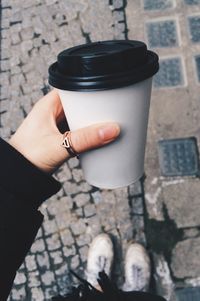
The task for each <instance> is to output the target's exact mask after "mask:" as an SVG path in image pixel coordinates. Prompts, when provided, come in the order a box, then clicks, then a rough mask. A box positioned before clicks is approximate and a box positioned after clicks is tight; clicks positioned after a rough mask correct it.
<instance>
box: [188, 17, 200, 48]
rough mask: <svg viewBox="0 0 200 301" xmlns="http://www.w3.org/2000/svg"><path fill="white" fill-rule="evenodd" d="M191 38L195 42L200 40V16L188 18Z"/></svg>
mask: <svg viewBox="0 0 200 301" xmlns="http://www.w3.org/2000/svg"><path fill="white" fill-rule="evenodd" d="M188 23H189V31H190V39H191V41H192V42H193V43H199V42H200V16H192V17H189V18H188Z"/></svg>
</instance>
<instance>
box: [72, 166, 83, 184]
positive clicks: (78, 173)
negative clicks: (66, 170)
mask: <svg viewBox="0 0 200 301" xmlns="http://www.w3.org/2000/svg"><path fill="white" fill-rule="evenodd" d="M72 175H73V178H74V180H75V181H76V182H77V183H79V182H80V181H82V180H83V171H82V169H77V168H74V169H73V170H72Z"/></svg>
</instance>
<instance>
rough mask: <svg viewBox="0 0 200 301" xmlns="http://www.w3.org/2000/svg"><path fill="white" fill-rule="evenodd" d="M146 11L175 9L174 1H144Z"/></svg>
mask: <svg viewBox="0 0 200 301" xmlns="http://www.w3.org/2000/svg"><path fill="white" fill-rule="evenodd" d="M143 2H144V9H145V10H163V9H167V8H172V7H174V0H143Z"/></svg>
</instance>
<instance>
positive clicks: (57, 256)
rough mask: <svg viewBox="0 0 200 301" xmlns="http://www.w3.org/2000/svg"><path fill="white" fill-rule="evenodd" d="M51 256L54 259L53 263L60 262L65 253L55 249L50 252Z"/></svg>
mask: <svg viewBox="0 0 200 301" xmlns="http://www.w3.org/2000/svg"><path fill="white" fill-rule="evenodd" d="M50 257H51V258H52V260H53V264H54V265H56V264H60V263H62V262H63V255H62V252H61V251H55V252H51V253H50Z"/></svg>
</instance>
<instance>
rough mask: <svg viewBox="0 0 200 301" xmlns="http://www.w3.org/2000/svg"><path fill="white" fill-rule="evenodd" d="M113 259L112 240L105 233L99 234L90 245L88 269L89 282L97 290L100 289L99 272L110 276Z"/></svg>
mask: <svg viewBox="0 0 200 301" xmlns="http://www.w3.org/2000/svg"><path fill="white" fill-rule="evenodd" d="M113 257H114V251H113V243H112V240H111V239H110V237H109V236H108V235H107V234H105V233H102V234H99V235H98V236H97V237H95V239H94V240H93V241H92V243H91V245H90V248H89V252H88V260H87V269H86V277H87V281H88V282H89V283H91V284H92V285H93V286H94V287H96V288H97V289H99V284H98V282H97V279H98V278H99V272H102V271H105V273H106V274H107V275H108V276H110V274H111V268H112V263H113Z"/></svg>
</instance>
